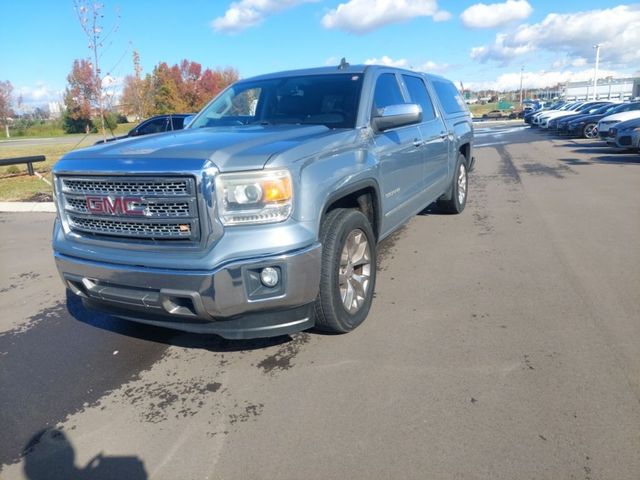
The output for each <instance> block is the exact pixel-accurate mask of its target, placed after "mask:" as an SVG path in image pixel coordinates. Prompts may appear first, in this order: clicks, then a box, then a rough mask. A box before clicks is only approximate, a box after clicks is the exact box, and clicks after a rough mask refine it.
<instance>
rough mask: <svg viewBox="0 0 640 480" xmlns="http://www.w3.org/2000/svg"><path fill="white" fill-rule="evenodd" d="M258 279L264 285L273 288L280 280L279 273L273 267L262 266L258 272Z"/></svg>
mask: <svg viewBox="0 0 640 480" xmlns="http://www.w3.org/2000/svg"><path fill="white" fill-rule="evenodd" d="M260 281H261V282H262V284H263V285H264V286H265V287H269V288H273V287H275V286H276V285H277V284H278V282H279V281H280V274H279V273H278V270H277V269H275V268H273V267H267V268H263V269H262V271H261V272H260Z"/></svg>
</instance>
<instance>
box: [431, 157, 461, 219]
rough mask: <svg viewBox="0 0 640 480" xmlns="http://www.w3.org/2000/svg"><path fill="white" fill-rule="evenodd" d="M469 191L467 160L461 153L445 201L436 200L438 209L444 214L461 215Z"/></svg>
mask: <svg viewBox="0 0 640 480" xmlns="http://www.w3.org/2000/svg"><path fill="white" fill-rule="evenodd" d="M468 189H469V176H468V172H467V159H466V158H465V156H464V155H462V154H461V153H459V154H458V159H457V161H456V167H455V170H454V174H453V178H452V179H451V186H450V187H449V193H448V194H447V197H446V198H445V199H440V200H438V207H439V208H440V210H442V211H443V212H445V213H462V211H463V210H464V207H465V205H466V204H467V193H468Z"/></svg>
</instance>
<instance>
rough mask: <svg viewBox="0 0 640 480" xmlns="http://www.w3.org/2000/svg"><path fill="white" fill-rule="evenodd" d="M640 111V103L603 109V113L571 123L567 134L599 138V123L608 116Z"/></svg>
mask: <svg viewBox="0 0 640 480" xmlns="http://www.w3.org/2000/svg"><path fill="white" fill-rule="evenodd" d="M637 109H640V102H632V103H622V104H617V105H612V106H610V107H608V108H606V107H602V109H601V111H599V112H597V113H595V114H593V115H587V116H585V117H582V118H579V119H576V120H574V121H571V122H569V124H568V125H567V133H568V134H569V135H572V136H578V137H583V138H598V122H599V121H600V120H601V119H603V118H604V117H606V116H609V115H613V114H616V113H621V112H628V111H631V110H637Z"/></svg>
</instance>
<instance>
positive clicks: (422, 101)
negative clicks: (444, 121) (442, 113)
mask: <svg viewBox="0 0 640 480" xmlns="http://www.w3.org/2000/svg"><path fill="white" fill-rule="evenodd" d="M402 78H403V79H404V83H405V85H406V86H407V90H409V97H410V98H411V102H412V103H417V104H418V105H420V106H421V107H422V121H423V122H428V121H429V120H433V119H434V118H436V117H435V114H434V113H433V103H432V102H431V97H429V92H427V87H425V85H424V82H423V81H422V79H421V78H420V77H414V76H412V75H402Z"/></svg>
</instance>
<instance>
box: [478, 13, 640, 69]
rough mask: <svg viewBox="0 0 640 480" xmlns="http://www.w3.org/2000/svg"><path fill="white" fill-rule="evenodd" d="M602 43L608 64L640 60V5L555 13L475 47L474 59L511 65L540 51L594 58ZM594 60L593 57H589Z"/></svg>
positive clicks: (602, 50)
mask: <svg viewBox="0 0 640 480" xmlns="http://www.w3.org/2000/svg"><path fill="white" fill-rule="evenodd" d="M596 43H597V44H600V45H601V47H602V48H601V50H600V60H601V62H603V64H604V65H613V66H615V65H630V64H634V63H636V64H637V63H638V62H640V5H620V6H617V7H613V8H609V9H603V10H590V11H585V12H577V13H567V14H557V13H551V14H549V15H547V17H546V18H545V19H544V20H543V21H542V22H539V23H535V24H532V25H526V24H525V25H521V26H520V27H518V28H517V29H516V31H515V32H513V33H510V34H504V33H500V34H498V35H496V39H495V42H494V43H493V44H492V45H485V46H481V47H475V48H473V49H472V50H471V58H473V59H475V60H478V61H481V62H484V61H487V60H495V61H499V62H502V63H503V64H508V63H509V62H510V61H512V60H513V59H514V58H515V57H518V56H520V55H522V54H525V53H530V52H534V51H537V50H548V51H551V52H564V53H566V54H567V55H568V56H570V57H579V58H583V59H592V58H594V51H593V45H594V44H596ZM589 61H591V60H589Z"/></svg>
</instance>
